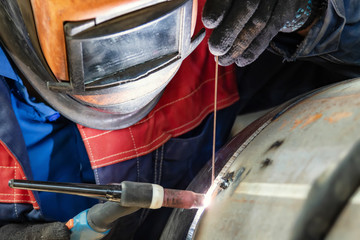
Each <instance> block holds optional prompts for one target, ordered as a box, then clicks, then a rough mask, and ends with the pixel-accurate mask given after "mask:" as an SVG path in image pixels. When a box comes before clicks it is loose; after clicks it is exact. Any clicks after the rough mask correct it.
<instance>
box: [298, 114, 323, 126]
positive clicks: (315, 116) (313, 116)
mask: <svg viewBox="0 0 360 240" xmlns="http://www.w3.org/2000/svg"><path fill="white" fill-rule="evenodd" d="M321 117H322V113H317V114H315V115H312V116H310V117H308V118H307V119H306V120H305V122H304V124H303V125H302V126H301V128H304V127H306V126H307V125H309V124H311V123H313V122H315V121H317V120H319V119H320V118H321Z"/></svg>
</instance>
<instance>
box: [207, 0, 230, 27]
mask: <svg viewBox="0 0 360 240" xmlns="http://www.w3.org/2000/svg"><path fill="white" fill-rule="evenodd" d="M235 1H236V0H235ZM232 2H233V0H207V1H206V3H205V6H204V8H203V14H202V22H203V23H204V26H205V27H207V28H209V29H213V28H216V27H217V26H219V24H220V22H221V21H222V20H223V19H224V17H225V15H226V14H227V12H228V11H229V9H230V7H231V4H232Z"/></svg>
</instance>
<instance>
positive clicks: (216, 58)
mask: <svg viewBox="0 0 360 240" xmlns="http://www.w3.org/2000/svg"><path fill="white" fill-rule="evenodd" d="M218 75H219V57H218V56H215V91H214V129H213V130H214V131H213V146H212V159H211V184H213V183H214V179H215V145H216V111H217V91H218Z"/></svg>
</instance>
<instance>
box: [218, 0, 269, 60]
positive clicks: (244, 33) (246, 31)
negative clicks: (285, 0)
mask: <svg viewBox="0 0 360 240" xmlns="http://www.w3.org/2000/svg"><path fill="white" fill-rule="evenodd" d="M274 7H275V2H274V1H269V4H260V5H259V8H258V9H257V10H256V11H255V13H254V14H253V16H252V17H251V18H250V19H249V21H248V22H247V23H246V25H245V26H244V28H243V29H242V30H241V32H240V33H239V35H238V36H237V38H236V39H235V41H234V43H233V46H232V47H231V48H230V50H229V51H228V52H227V53H226V54H224V55H223V56H220V57H219V64H220V65H222V66H228V65H230V64H232V63H234V62H235V60H236V59H237V58H239V57H240V56H241V55H242V54H243V53H244V51H245V50H246V49H247V48H248V47H249V46H250V44H251V43H252V42H253V41H254V39H256V37H257V36H258V35H259V34H260V33H261V32H262V31H263V29H264V28H265V27H266V25H267V23H268V21H269V19H270V17H271V13H272V12H273V10H274Z"/></svg>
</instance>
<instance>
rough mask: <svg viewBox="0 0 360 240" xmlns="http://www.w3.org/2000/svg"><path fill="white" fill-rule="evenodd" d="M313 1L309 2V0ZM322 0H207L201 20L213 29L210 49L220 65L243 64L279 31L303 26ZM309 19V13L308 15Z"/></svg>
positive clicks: (294, 29) (247, 62) (264, 46)
mask: <svg viewBox="0 0 360 240" xmlns="http://www.w3.org/2000/svg"><path fill="white" fill-rule="evenodd" d="M312 1H313V2H312ZM325 5H326V0H207V2H206V3H205V6H204V9H203V15H202V21H203V23H204V25H205V26H206V27H207V28H210V29H213V28H214V30H213V32H212V34H211V36H210V39H209V49H210V52H211V53H212V54H214V55H216V56H220V57H219V63H220V64H221V65H224V66H226V65H230V64H232V63H234V62H235V63H236V64H237V65H238V66H245V65H247V64H249V63H251V62H253V61H254V60H255V59H257V58H258V56H259V55H260V54H261V53H262V52H263V51H264V50H265V49H266V48H267V47H268V45H269V43H270V41H271V40H272V39H273V37H274V36H275V35H276V34H277V33H278V32H280V31H282V32H293V31H296V30H298V29H299V28H300V27H301V26H303V25H304V24H305V23H306V22H307V20H310V19H309V16H310V14H311V12H317V11H314V9H315V8H316V9H317V8H320V7H321V8H323V7H325ZM311 19H312V20H313V14H312V18H311Z"/></svg>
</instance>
